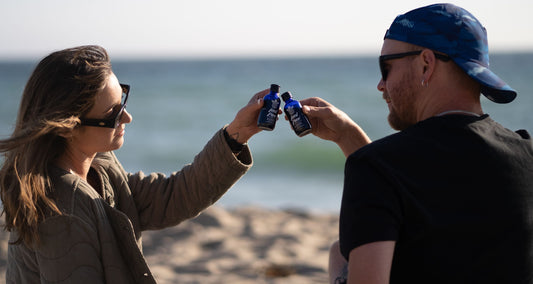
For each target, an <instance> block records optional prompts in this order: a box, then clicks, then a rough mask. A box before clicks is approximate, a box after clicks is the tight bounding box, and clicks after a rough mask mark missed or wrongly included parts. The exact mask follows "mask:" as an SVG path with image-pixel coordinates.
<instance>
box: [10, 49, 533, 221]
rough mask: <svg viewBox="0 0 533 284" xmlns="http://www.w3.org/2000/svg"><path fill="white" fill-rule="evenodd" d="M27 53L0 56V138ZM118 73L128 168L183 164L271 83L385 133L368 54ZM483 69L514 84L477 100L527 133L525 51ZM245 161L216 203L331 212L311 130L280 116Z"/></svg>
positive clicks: (529, 85) (329, 184)
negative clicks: (494, 97)
mask: <svg viewBox="0 0 533 284" xmlns="http://www.w3.org/2000/svg"><path fill="white" fill-rule="evenodd" d="M35 64H36V62H32V61H4V62H0V138H7V137H8V136H9V135H10V134H11V131H12V129H13V124H14V122H15V117H16V112H17V109H18V105H19V101H20V96H21V94H22V91H23V88H24V85H25V82H26V80H27V79H28V77H29V75H30V73H31V72H32V70H33V68H34V67H35ZM113 69H114V72H115V74H116V75H117V77H118V78H119V80H120V81H121V82H123V83H128V84H130V85H131V86H132V90H131V93H130V98H129V100H128V111H129V112H130V113H131V114H132V115H133V122H132V123H131V124H130V125H128V126H127V128H126V137H125V144H124V146H123V147H122V148H121V149H119V150H117V151H116V153H117V156H118V157H119V159H120V160H121V162H122V164H123V166H124V167H125V169H126V170H127V171H130V172H137V171H140V170H142V171H144V172H154V171H155V172H163V173H166V174H169V173H171V172H173V171H177V170H179V169H181V167H182V166H184V165H185V164H187V163H190V162H191V161H192V160H193V158H194V156H195V155H196V154H197V153H198V152H199V151H200V150H201V149H202V148H203V146H204V145H205V143H206V142H207V141H208V140H209V139H210V138H211V137H212V135H213V134H214V133H215V132H216V131H217V130H219V129H220V128H221V127H222V126H224V125H225V124H227V123H229V122H230V121H232V120H233V118H234V116H235V114H236V113H237V111H238V110H239V109H240V108H241V107H242V106H244V105H245V104H246V103H247V102H248V100H249V99H250V97H251V96H252V95H253V94H255V93H256V92H258V91H260V90H263V89H266V88H268V87H269V86H270V84H271V83H276V84H279V85H280V86H281V90H282V92H284V91H291V93H292V94H293V96H294V98H295V99H302V98H307V97H311V96H319V97H322V98H324V99H326V100H327V101H329V102H331V103H332V104H334V105H335V106H337V107H339V108H340V109H342V110H344V111H345V112H346V113H347V114H348V115H349V116H350V117H352V119H354V120H355V121H356V122H357V123H358V124H359V125H360V126H361V127H362V128H363V129H365V131H366V132H367V133H368V135H369V136H370V138H371V139H373V140H375V139H379V138H381V137H384V136H386V135H389V134H392V133H394V131H393V130H391V129H390V127H389V125H388V123H387V119H386V117H387V114H388V109H387V106H386V104H385V102H384V101H383V100H382V98H381V93H380V92H378V90H377V88H376V86H377V83H378V80H379V78H380V75H379V70H378V64H377V57H344V58H339V57H330V58H283V59H264V58H263V59H217V60H215V59H209V60H208V59H205V60H199V59H195V60H192V59H191V60H176V59H173V60H166V61H165V60H158V61H150V60H141V59H135V60H124V59H122V60H115V61H113ZM491 69H492V70H494V71H495V72H496V73H497V74H498V75H499V76H500V77H502V78H503V79H504V80H505V81H506V82H507V83H508V84H509V85H511V86H512V87H513V88H514V89H516V90H517V91H518V97H517V99H516V100H515V101H514V102H512V103H511V104H507V105H499V104H495V103H492V102H490V101H488V100H486V99H483V107H484V110H485V112H486V113H488V114H490V115H491V116H492V117H493V118H494V119H495V120H496V121H499V122H500V123H501V124H503V125H505V126H506V127H507V128H509V129H513V130H516V129H527V130H529V131H530V132H531V131H533V122H532V120H531V119H530V114H531V107H532V106H533V53H519V54H491ZM249 146H250V148H251V150H252V154H253V158H254V166H253V168H252V169H251V170H250V171H249V172H248V173H247V174H246V175H245V176H244V177H243V178H242V179H241V180H240V181H239V182H238V183H237V184H236V185H235V186H234V187H233V188H232V189H230V191H229V192H228V193H227V194H226V195H225V196H224V197H223V198H222V199H221V200H220V201H219V203H218V204H219V205H222V206H225V207H234V206H243V205H244V206H262V207H267V208H298V209H304V210H311V211H327V212H337V211H338V209H339V206H340V200H341V196H342V184H343V174H344V173H343V167H344V161H345V159H344V156H343V154H342V152H341V151H340V149H338V147H337V146H336V145H335V144H334V143H332V142H329V141H323V140H320V139H318V138H317V137H315V136H313V135H307V136H305V137H302V138H300V137H297V136H296V135H295V134H294V132H292V130H291V128H290V126H289V123H288V122H287V121H285V119H284V118H283V117H282V116H280V119H279V121H278V123H277V125H276V128H275V130H274V131H271V132H268V131H263V132H261V133H259V134H257V135H256V136H254V137H253V138H252V139H251V140H250V141H249Z"/></svg>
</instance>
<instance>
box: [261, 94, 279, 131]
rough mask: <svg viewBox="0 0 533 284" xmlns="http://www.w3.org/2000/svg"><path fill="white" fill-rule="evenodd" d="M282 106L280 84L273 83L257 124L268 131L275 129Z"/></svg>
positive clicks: (265, 98) (264, 100) (264, 99)
mask: <svg viewBox="0 0 533 284" xmlns="http://www.w3.org/2000/svg"><path fill="white" fill-rule="evenodd" d="M280 106H281V100H280V99H279V85H276V84H272V85H270V93H269V94H268V95H266V96H265V97H264V98H263V107H262V108H261V112H260V113H259V118H258V119H257V126H258V127H259V128H261V129H264V130H268V131H272V130H274V127H275V126H276V121H277V120H278V112H279V108H280Z"/></svg>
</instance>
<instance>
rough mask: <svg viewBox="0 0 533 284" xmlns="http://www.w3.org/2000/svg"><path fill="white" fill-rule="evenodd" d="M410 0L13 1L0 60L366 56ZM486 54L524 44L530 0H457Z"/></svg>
mask: <svg viewBox="0 0 533 284" xmlns="http://www.w3.org/2000/svg"><path fill="white" fill-rule="evenodd" d="M432 3H435V2H433V1H415V0H382V1H373V0H365V1H361V0H321V1H315V0H263V1H256V0H219V1H216V0H188V1H184V0H87V1H79V0H16V1H6V0H4V1H3V3H2V7H1V8H0V41H1V44H0V58H4V59H5V58H21V57H30V58H41V57H43V56H44V55H46V54H48V53H50V52H51V51H54V50H58V49H63V48H66V47H72V46H76V45H84V44H99V45H102V46H104V47H105V48H106V49H107V50H108V51H109V53H110V54H111V56H112V58H117V57H128V58H129V57H169V56H170V57H206V56H207V57H220V56H257V55H259V56H291V55H301V56H308V55H339V54H370V55H377V54H378V53H379V51H380V48H381V44H382V40H383V35H384V33H385V30H386V29H387V28H388V27H389V25H390V23H391V22H392V20H393V19H394V18H395V17H396V15H398V14H402V13H405V12H407V11H409V10H412V9H414V8H417V7H420V6H424V5H427V4H432ZM453 3H454V4H456V5H459V6H461V7H463V8H465V9H467V10H469V11H470V12H472V13H473V14H474V15H475V16H476V17H477V18H478V19H479V20H480V21H481V23H482V24H483V25H484V26H485V27H486V28H487V30H488V35H489V44H490V49H491V52H494V51H509V50H510V51H516V50H520V51H523V50H527V51H533V32H532V31H533V21H532V20H531V16H530V15H531V14H530V13H532V11H533V1H531V0H507V1H495V0H464V1H456V2H453Z"/></svg>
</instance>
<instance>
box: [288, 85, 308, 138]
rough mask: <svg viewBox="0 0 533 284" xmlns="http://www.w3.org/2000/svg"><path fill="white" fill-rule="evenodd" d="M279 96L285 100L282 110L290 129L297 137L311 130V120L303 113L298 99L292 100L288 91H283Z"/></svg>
mask: <svg viewBox="0 0 533 284" xmlns="http://www.w3.org/2000/svg"><path fill="white" fill-rule="evenodd" d="M281 98H282V99H283V101H284V102H285V107H283V111H284V112H285V114H286V115H287V117H288V118H289V122H290V123H291V126H292V129H293V130H294V132H295V133H296V135H298V136H299V137H302V136H305V135H307V134H309V133H310V132H311V122H309V119H308V118H307V115H305V114H304V112H303V110H302V105H301V104H300V102H299V101H297V100H293V99H292V95H291V93H290V92H285V93H283V95H281Z"/></svg>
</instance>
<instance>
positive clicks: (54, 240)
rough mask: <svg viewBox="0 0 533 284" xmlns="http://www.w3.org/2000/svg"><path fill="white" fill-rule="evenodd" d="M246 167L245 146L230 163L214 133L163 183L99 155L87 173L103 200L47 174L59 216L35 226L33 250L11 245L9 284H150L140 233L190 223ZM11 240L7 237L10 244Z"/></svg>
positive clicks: (73, 180) (81, 184)
mask: <svg viewBox="0 0 533 284" xmlns="http://www.w3.org/2000/svg"><path fill="white" fill-rule="evenodd" d="M251 165H252V157H251V154H250V151H249V149H248V147H245V148H244V149H243V151H242V152H241V153H240V154H239V155H238V158H236V157H235V155H234V154H233V153H232V151H231V150H230V148H229V146H228V145H227V143H226V141H225V138H224V134H223V130H220V131H218V132H217V133H216V134H215V136H214V137H213V138H212V139H211V140H210V141H209V142H208V143H207V145H206V146H205V147H204V149H203V150H202V151H201V152H200V153H199V154H198V155H197V156H196V157H195V158H194V161H193V163H191V164H189V165H186V166H185V167H184V168H183V169H181V171H178V172H175V173H173V174H171V175H170V176H169V177H166V176H165V175H163V174H158V173H152V174H150V175H144V174H143V173H142V172H139V173H136V174H130V173H126V172H125V171H124V169H123V168H122V166H121V165H120V163H119V161H118V160H117V158H116V157H115V155H114V154H113V153H112V152H108V153H101V154H98V155H97V157H96V159H95V160H94V162H93V169H94V170H95V171H96V172H97V176H98V177H99V179H100V184H101V185H102V186H101V188H103V193H102V194H99V193H98V192H97V191H96V190H95V189H93V187H91V186H90V185H89V184H88V183H87V182H85V181H84V180H82V179H81V178H79V177H78V176H77V175H74V174H71V173H69V172H66V171H64V170H61V169H59V168H52V169H50V176H51V177H52V180H53V187H54V195H55V199H56V202H57V205H58V206H59V208H60V209H61V211H62V213H63V215H61V216H56V217H51V218H47V219H46V220H45V221H44V222H43V223H42V224H41V226H40V229H39V230H40V237H41V244H40V245H39V246H37V247H35V248H29V247H27V246H25V245H14V244H10V245H9V248H8V265H7V272H6V280H7V283H76V284H81V283H91V284H94V283H110V284H119V283H128V284H130V283H155V280H154V278H153V276H152V274H151V272H150V269H149V267H148V265H147V264H146V261H145V259H144V256H143V254H142V239H141V231H144V230H156V229H162V228H165V227H169V226H174V225H177V224H179V223H180V222H181V221H183V220H186V219H189V218H192V217H195V216H196V215H198V214H199V213H200V212H201V211H202V210H204V209H205V208H206V207H208V206H210V205H211V204H213V203H214V202H215V201H216V200H218V199H219V198H220V197H221V196H222V195H223V194H224V193H225V192H226V191H227V190H228V189H229V188H230V187H231V186H232V185H233V184H234V183H235V182H236V181H237V180H238V179H239V178H240V177H241V176H242V175H244V173H246V171H247V170H248V169H249V168H250V167H251ZM16 238H17V234H16V233H15V232H12V233H11V240H10V241H11V242H12V241H14V240H16ZM176 281H177V282H179V279H176Z"/></svg>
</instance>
